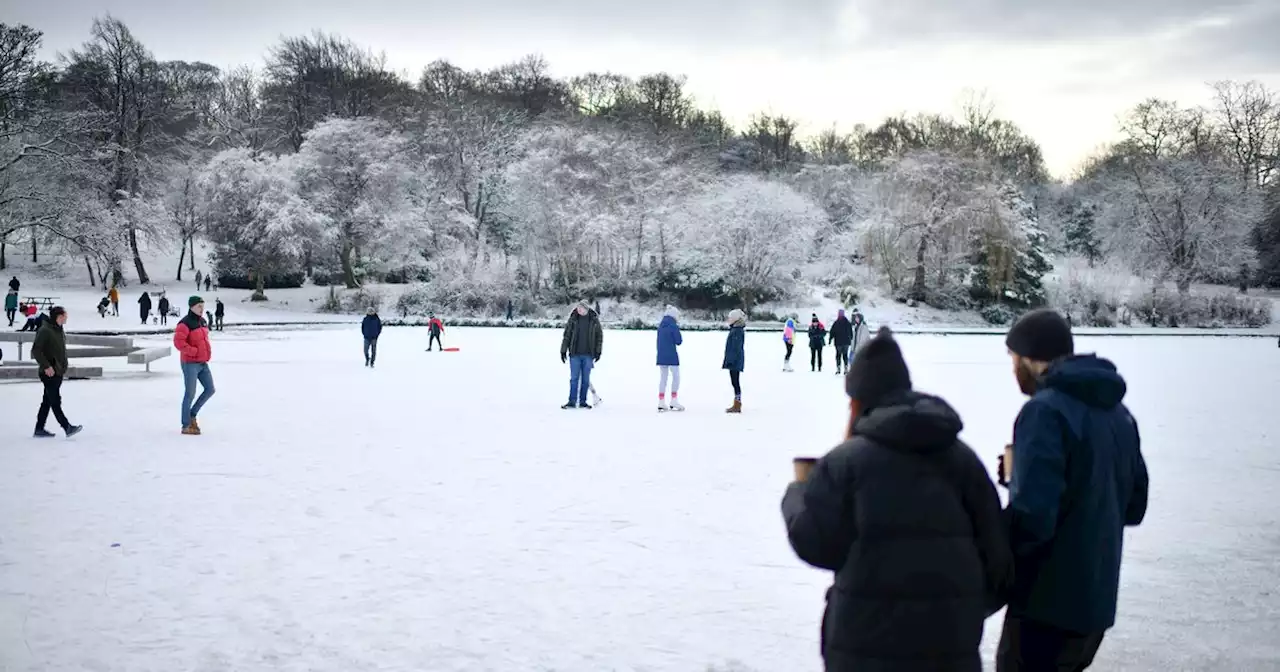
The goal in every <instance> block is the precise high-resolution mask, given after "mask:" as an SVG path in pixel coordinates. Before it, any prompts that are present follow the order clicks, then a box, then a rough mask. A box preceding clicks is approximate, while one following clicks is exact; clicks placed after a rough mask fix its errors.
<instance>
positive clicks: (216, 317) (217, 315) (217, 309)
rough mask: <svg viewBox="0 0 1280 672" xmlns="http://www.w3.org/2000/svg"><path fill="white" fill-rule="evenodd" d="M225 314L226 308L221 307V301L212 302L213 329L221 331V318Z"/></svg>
mask: <svg viewBox="0 0 1280 672" xmlns="http://www.w3.org/2000/svg"><path fill="white" fill-rule="evenodd" d="M225 313H226V308H224V307H223V305H222V299H214V300H213V324H214V327H213V328H214V329H215V330H217V331H222V316H223V314H225Z"/></svg>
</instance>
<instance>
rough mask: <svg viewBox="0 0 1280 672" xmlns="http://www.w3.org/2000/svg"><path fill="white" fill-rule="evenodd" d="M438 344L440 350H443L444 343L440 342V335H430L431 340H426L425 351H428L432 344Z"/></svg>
mask: <svg viewBox="0 0 1280 672" xmlns="http://www.w3.org/2000/svg"><path fill="white" fill-rule="evenodd" d="M437 343H438V344H439V345H440V349H441V350H444V343H443V342H441V341H440V334H431V338H429V339H427V349H428V350H430V349H431V346H432V345H433V344H437Z"/></svg>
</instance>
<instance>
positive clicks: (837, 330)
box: [831, 310, 853, 349]
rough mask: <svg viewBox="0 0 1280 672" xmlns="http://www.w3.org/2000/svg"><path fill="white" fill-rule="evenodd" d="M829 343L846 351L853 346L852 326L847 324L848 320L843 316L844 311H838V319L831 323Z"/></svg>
mask: <svg viewBox="0 0 1280 672" xmlns="http://www.w3.org/2000/svg"><path fill="white" fill-rule="evenodd" d="M831 342H832V343H834V344H835V346H836V347H837V348H842V349H848V348H849V346H851V345H853V325H852V324H851V323H850V322H849V318H847V317H845V316H844V311H843V310H842V311H840V317H837V318H836V321H835V322H832V323H831Z"/></svg>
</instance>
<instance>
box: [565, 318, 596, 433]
mask: <svg viewBox="0 0 1280 672" xmlns="http://www.w3.org/2000/svg"><path fill="white" fill-rule="evenodd" d="M603 351H604V328H603V327H602V326H601V325H600V318H599V317H598V316H597V315H596V313H595V311H593V310H591V308H589V307H588V306H587V302H586V301H579V302H578V305H577V306H576V307H575V308H574V310H573V312H572V313H570V314H569V321H568V322H567V323H565V325H564V334H563V336H561V338H560V362H561V363H565V362H568V364H569V402H568V403H567V404H565V405H564V406H561V407H560V408H564V409H571V408H585V409H590V408H591V405H590V404H588V403H587V391H588V390H590V389H591V369H592V368H594V367H595V363H596V362H599V361H600V355H601V353H602V352H603Z"/></svg>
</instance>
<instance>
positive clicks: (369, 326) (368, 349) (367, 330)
mask: <svg viewBox="0 0 1280 672" xmlns="http://www.w3.org/2000/svg"><path fill="white" fill-rule="evenodd" d="M218 305H222V304H221V303H219V304H218ZM360 333H361V334H362V335H363V336H364V365H365V366H368V367H370V368H372V367H373V365H374V363H376V362H377V360H378V337H379V336H381V335H382V318H380V317H378V309H377V308H374V307H373V306H369V310H368V312H367V314H366V315H365V316H364V321H363V322H361V323H360Z"/></svg>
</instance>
